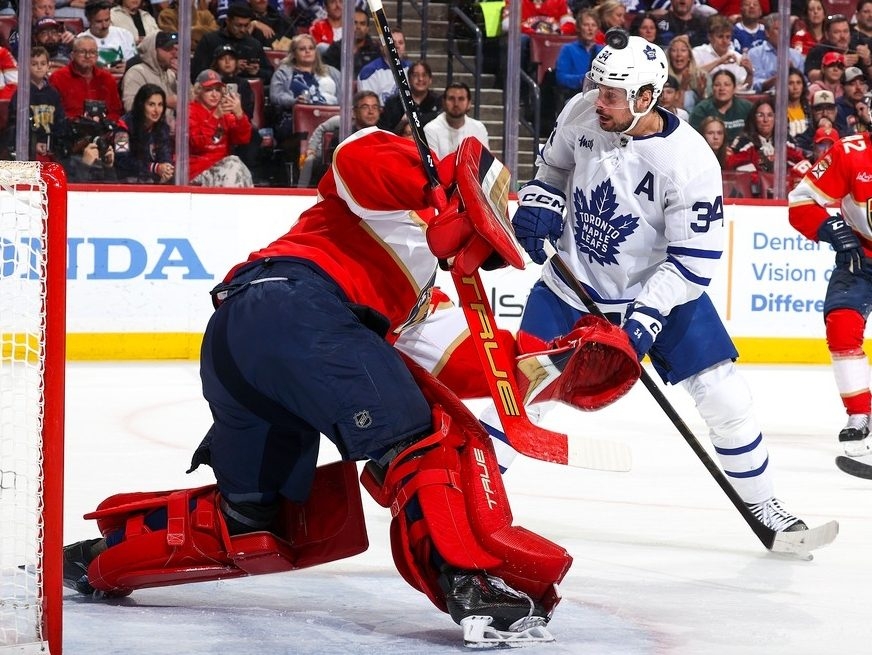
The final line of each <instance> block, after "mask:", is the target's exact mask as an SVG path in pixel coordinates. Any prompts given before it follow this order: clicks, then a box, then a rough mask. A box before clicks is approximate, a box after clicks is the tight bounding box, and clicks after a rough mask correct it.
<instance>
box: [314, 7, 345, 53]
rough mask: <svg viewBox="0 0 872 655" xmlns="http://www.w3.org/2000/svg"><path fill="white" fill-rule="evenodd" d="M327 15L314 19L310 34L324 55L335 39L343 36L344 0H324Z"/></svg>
mask: <svg viewBox="0 0 872 655" xmlns="http://www.w3.org/2000/svg"><path fill="white" fill-rule="evenodd" d="M324 9H325V11H326V12H327V15H326V16H324V18H319V19H318V20H316V21H314V22H313V23H312V25H311V26H310V27H309V34H311V35H312V37H313V38H314V39H315V43H316V47H317V48H318V52H320V53H321V54H322V55H323V54H324V53H325V52H326V51H327V48H328V47H330V46H331V45H332V44H333V42H334V41H338V40H339V39H341V38H342V0H324Z"/></svg>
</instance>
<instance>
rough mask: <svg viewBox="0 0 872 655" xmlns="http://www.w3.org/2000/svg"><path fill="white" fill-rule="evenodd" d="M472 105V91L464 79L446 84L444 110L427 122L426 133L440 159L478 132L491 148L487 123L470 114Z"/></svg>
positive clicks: (443, 95) (479, 137)
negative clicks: (468, 114)
mask: <svg viewBox="0 0 872 655" xmlns="http://www.w3.org/2000/svg"><path fill="white" fill-rule="evenodd" d="M471 105H472V93H471V92H470V90H469V87H468V86H467V85H466V84H464V83H463V82H454V83H452V84H449V85H448V86H447V87H445V92H444V93H443V94H442V109H443V111H442V113H441V114H439V115H438V116H437V117H436V118H434V119H433V120H432V121H430V122H429V123H427V124H426V125H425V126H424V135H425V137H426V138H427V143H428V145H429V146H430V149H431V150H432V151H433V152H435V153H436V156H437V157H439V159H442V158H444V157H445V156H446V155H449V154H450V153H452V152H454V151H455V150H457V147H458V146H459V145H460V142H461V141H463V139H465V138H466V137H468V136H474V137H475V138H476V139H478V140H479V141H481V142H482V143H483V144H484V147H485V148H489V147H490V146H489V145H488V141H489V140H488V134H487V128H486V127H485V125H484V123H482V122H481V121H479V120H476V119H474V118H471V117H469V116H467V115H466V113H467V112H468V111H469V108H470V106H471Z"/></svg>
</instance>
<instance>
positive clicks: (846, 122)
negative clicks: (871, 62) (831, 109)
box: [835, 66, 872, 136]
mask: <svg viewBox="0 0 872 655" xmlns="http://www.w3.org/2000/svg"><path fill="white" fill-rule="evenodd" d="M842 89H843V92H842V95H841V97H839V98H836V124H835V128H836V129H837V130H838V131H839V134H841V135H842V136H848V135H849V134H856V133H857V132H866V131H868V130H869V125H870V123H872V117H870V115H869V106H868V105H867V104H866V101H865V97H866V92H867V91H868V90H869V86H868V85H867V84H866V77H865V76H864V75H863V71H861V70H860V69H859V68H857V67H856V66H850V67H848V68H846V69H845V74H844V75H843V76H842Z"/></svg>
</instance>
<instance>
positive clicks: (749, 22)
mask: <svg viewBox="0 0 872 655" xmlns="http://www.w3.org/2000/svg"><path fill="white" fill-rule="evenodd" d="M739 13H740V15H741V18H740V19H739V20H738V21H736V23H735V24H734V25H733V50H735V51H736V52H740V53H742V54H743V55H745V54H747V53H748V51H749V50H750V49H751V48H753V47H754V46H756V45H760V44H761V43H763V41H765V40H766V30H765V28H764V27H763V23H761V22H760V18H762V16H763V8H762V6H761V5H760V0H742V4H741V5H740V6H739Z"/></svg>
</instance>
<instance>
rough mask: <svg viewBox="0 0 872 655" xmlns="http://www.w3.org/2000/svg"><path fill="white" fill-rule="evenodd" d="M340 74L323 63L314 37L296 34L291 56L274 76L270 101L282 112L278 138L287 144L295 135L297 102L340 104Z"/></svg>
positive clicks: (276, 131) (277, 126) (278, 123)
mask: <svg viewBox="0 0 872 655" xmlns="http://www.w3.org/2000/svg"><path fill="white" fill-rule="evenodd" d="M341 84H342V82H341V79H340V75H339V71H338V70H336V69H335V68H333V67H332V66H328V65H326V64H324V63H323V62H322V61H321V55H319V54H318V51H317V50H316V49H315V39H313V38H312V35H311V34H297V36H295V37H294V38H293V39H291V49H290V51H289V52H288V56H287V57H285V58H284V59H283V60H282V63H281V64H280V65H279V67H278V68H277V69H276V71H275V73H274V74H273V81H272V84H270V87H269V99H270V103H271V104H272V106H273V107H274V108H275V109H276V110H277V111H279V112H281V116H280V117H279V119H278V121H277V123H276V126H275V135H276V138H277V139H278V140H279V141H284V140H285V139H287V138H288V137H290V136H291V135H292V134H293V133H294V124H293V108H294V105H295V104H296V103H298V102H300V103H303V104H309V105H336V104H339V95H340V93H341Z"/></svg>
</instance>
